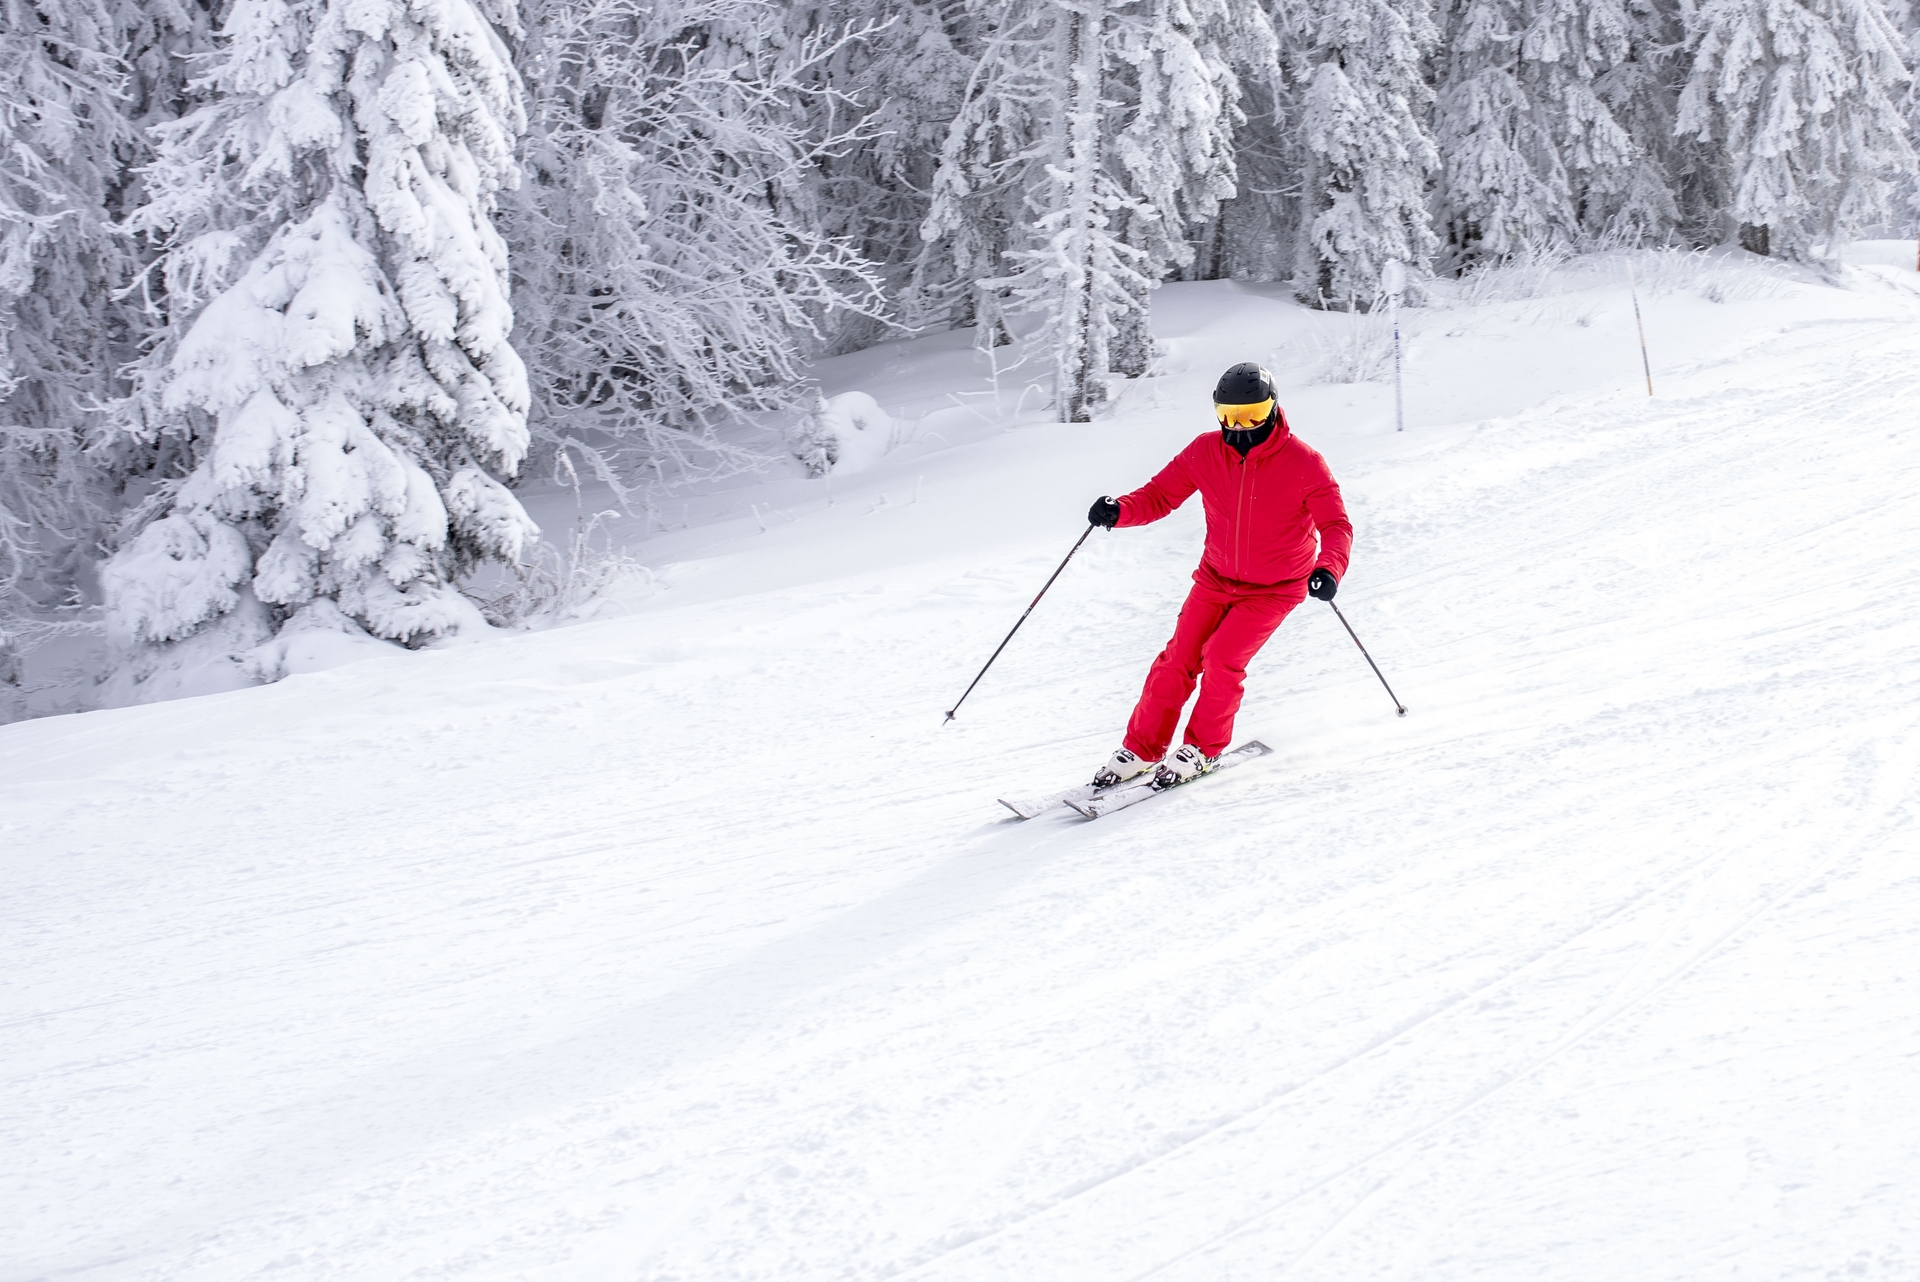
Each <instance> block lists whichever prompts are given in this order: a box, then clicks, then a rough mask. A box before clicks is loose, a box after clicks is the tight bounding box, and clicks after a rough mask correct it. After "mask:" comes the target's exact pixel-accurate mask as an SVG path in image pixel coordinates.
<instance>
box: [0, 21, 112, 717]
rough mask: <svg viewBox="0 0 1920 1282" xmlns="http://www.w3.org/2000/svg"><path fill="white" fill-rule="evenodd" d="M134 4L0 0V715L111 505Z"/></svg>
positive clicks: (58, 623) (62, 613)
mask: <svg viewBox="0 0 1920 1282" xmlns="http://www.w3.org/2000/svg"><path fill="white" fill-rule="evenodd" d="M136 20H137V15H135V14H133V13H130V12H129V11H128V7H126V6H119V5H116V4H114V3H112V2H111V0H63V2H62V3H58V4H46V3H33V2H31V0H0V720H6V719H8V717H9V716H10V715H13V714H14V713H16V712H18V710H19V681H20V675H21V673H20V667H19V662H20V660H21V659H22V658H23V656H24V653H25V652H26V651H27V650H28V649H29V648H31V647H32V646H33V645H34V644H36V643H37V642H38V641H40V640H43V639H46V638H47V637H49V636H50V635H52V634H53V633H55V632H57V631H60V630H65V629H69V628H73V627H75V626H78V625H77V621H76V620H75V619H74V618H73V617H72V607H74V606H75V605H77V604H79V603H80V602H81V600H82V593H83V586H84V584H85V581H86V579H87V577H88V563H89V562H90V561H91V559H92V555H93V547H94V546H95V545H96V544H97V542H98V541H99V540H100V538H101V537H102V536H103V535H104V533H105V530H106V526H107V523H108V521H109V520H110V515H111V512H110V505H111V502H112V491H113V488H114V485H115V481H116V478H115V477H114V476H113V474H112V462H113V458H112V455H113V451H112V449H111V448H110V444H109V438H110V435H111V433H110V430H109V425H108V419H107V416H106V415H105V413H103V411H104V410H105V408H106V406H107V405H108V404H109V403H110V402H111V401H112V400H113V399H114V398H115V397H116V396H117V395H118V394H119V393H120V391H121V386H120V384H119V382H118V380H117V379H116V377H115V374H116V371H117V369H118V368H119V366H121V365H122V364H123V363H124V362H125V361H126V360H127V359H129V358H130V357H131V355H132V350H131V342H132V340H133V338H134V337H135V334H134V331H133V329H132V327H131V325H130V321H131V319H132V312H133V309H132V308H131V307H129V306H128V305H127V304H126V303H124V302H123V301H122V300H121V299H119V298H118V297H117V291H119V290H121V289H123V288H124V287H125V286H126V285H127V284H128V283H130V282H131V280H132V279H133V275H134V271H135V269H136V266H137V264H136V260H135V255H134V253H133V250H132V246H131V245H130V243H129V242H128V241H127V240H126V238H124V237H122V236H119V235H118V234H116V232H115V229H114V226H113V222H114V219H115V218H116V217H117V216H118V214H119V213H120V212H121V211H120V209H119V203H120V195H121V192H122V191H123V190H124V188H125V186H126V184H127V181H128V170H129V169H130V167H131V166H133V165H134V164H137V163H138V162H139V161H140V160H141V159H142V158H143V156H142V152H141V142H142V139H141V138H140V136H139V134H138V132H137V130H136V129H135V127H134V124H133V121H132V120H131V119H130V113H131V109H132V105H133V100H134V93H133V85H132V84H131V79H130V77H129V75H128V70H127V63H126V55H127V53H128V52H129V48H128V38H129V35H130V32H129V30H128V28H129V25H130V24H131V23H132V22H134V21H136Z"/></svg>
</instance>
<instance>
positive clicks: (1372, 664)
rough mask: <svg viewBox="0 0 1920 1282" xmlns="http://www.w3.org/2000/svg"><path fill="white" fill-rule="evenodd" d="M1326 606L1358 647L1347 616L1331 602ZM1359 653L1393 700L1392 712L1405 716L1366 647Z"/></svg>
mask: <svg viewBox="0 0 1920 1282" xmlns="http://www.w3.org/2000/svg"><path fill="white" fill-rule="evenodd" d="M1327 604H1328V605H1329V606H1332V607H1333V613H1334V616H1335V617H1336V618H1338V619H1339V620H1340V626H1341V627H1343V628H1345V629H1346V630H1347V635H1348V636H1350V637H1352V638H1353V643H1354V644H1355V645H1360V635H1359V634H1358V633H1357V632H1355V631H1354V630H1353V625H1352V624H1351V623H1348V622H1347V616H1346V615H1344V614H1341V613H1340V607H1339V606H1337V605H1334V604H1333V602H1331V601H1329V602H1327ZM1360 653H1361V655H1362V656H1363V657H1364V658H1365V659H1366V661H1367V666H1368V667H1369V668H1372V669H1373V675H1374V676H1376V677H1379V678H1380V685H1381V688H1383V689H1384V690H1385V691H1386V692H1387V698H1389V699H1391V700H1393V706H1394V710H1395V711H1396V712H1398V713H1399V714H1400V715H1401V716H1403V717H1404V716H1406V715H1407V705H1406V704H1404V703H1402V702H1400V696H1399V695H1397V694H1395V693H1394V692H1393V687H1392V686H1390V685H1388V684H1387V679H1386V677H1385V676H1384V675H1382V674H1381V672H1380V665H1379V664H1377V663H1375V662H1374V661H1373V656H1372V655H1370V654H1368V653H1367V647H1365V646H1363V645H1360Z"/></svg>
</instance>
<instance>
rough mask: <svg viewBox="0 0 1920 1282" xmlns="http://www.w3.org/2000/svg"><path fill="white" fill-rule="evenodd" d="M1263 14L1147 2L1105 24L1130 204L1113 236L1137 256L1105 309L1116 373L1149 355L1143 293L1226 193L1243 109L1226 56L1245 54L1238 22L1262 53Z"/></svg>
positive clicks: (1196, 2) (1137, 369)
mask: <svg viewBox="0 0 1920 1282" xmlns="http://www.w3.org/2000/svg"><path fill="white" fill-rule="evenodd" d="M1236 7H1237V8H1238V9H1239V10H1240V11H1241V13H1240V15H1238V16H1239V17H1240V19H1241V20H1240V21H1236V14H1235V12H1234V10H1235V8H1236ZM1249 17H1251V18H1253V21H1252V22H1247V21H1246V19H1247V18H1249ZM1264 17H1265V15H1264V14H1262V13H1260V11H1259V10H1258V8H1257V7H1256V6H1253V5H1249V4H1245V3H1239V4H1237V5H1236V4H1235V3H1231V2H1230V0H1147V3H1146V4H1145V5H1144V7H1143V12H1140V13H1138V14H1131V13H1129V14H1127V15H1125V18H1124V20H1122V21H1120V22H1118V23H1116V24H1115V26H1116V29H1115V34H1114V40H1113V45H1114V62H1115V66H1114V68H1113V71H1114V75H1113V76H1112V77H1111V79H1112V80H1113V81H1114V82H1115V88H1116V90H1117V91H1118V92H1117V93H1116V95H1115V96H1116V97H1118V98H1119V99H1120V101H1121V104H1122V110H1123V112H1124V113H1125V114H1126V115H1127V117H1128V119H1127V123H1126V126H1125V128H1123V129H1122V130H1120V132H1119V133H1118V135H1117V136H1116V137H1115V139H1114V160H1115V162H1116V164H1117V166H1118V171H1119V178H1120V182H1121V184H1122V190H1123V191H1124V193H1125V194H1126V196H1127V198H1128V200H1129V202H1130V207H1129V209H1128V210H1127V213H1126V216H1125V221H1124V224H1123V226H1122V232H1121V235H1122V238H1123V239H1124V240H1125V242H1126V243H1127V244H1128V245H1129V246H1131V247H1132V248H1133V249H1135V250H1137V251H1139V252H1140V254H1141V256H1142V259H1141V266H1140V267H1139V269H1138V270H1137V271H1136V272H1134V273H1133V274H1132V275H1131V277H1130V279H1131V280H1132V281H1134V282H1135V288H1136V290H1137V293H1136V294H1135V295H1134V296H1133V297H1132V299H1131V300H1130V305H1129V306H1127V307H1125V308H1123V309H1121V310H1120V312H1119V313H1118V314H1117V315H1116V317H1115V325H1116V333H1115V335H1114V340H1113V347H1112V353H1111V358H1112V366H1113V369H1114V371H1115V372H1116V373H1120V374H1124V375H1126V376H1127V377H1129V378H1138V377H1139V376H1140V375H1142V374H1144V373H1145V372H1146V370H1147V367H1148V365H1149V363H1150V362H1151V360H1152V355H1153V343H1152V337H1151V330H1150V328H1149V324H1148V322H1149V319H1150V315H1151V298H1152V296H1151V293H1150V292H1149V291H1150V290H1151V288H1152V287H1153V286H1154V285H1157V284H1158V283H1159V282H1160V281H1162V280H1164V279H1166V277H1167V276H1168V274H1169V273H1172V272H1176V271H1179V270H1181V269H1184V268H1186V267H1187V266H1189V265H1190V264H1192V262H1193V261H1194V259H1195V257H1196V256H1197V255H1196V248H1195V245H1194V243H1193V240H1194V238H1195V237H1196V236H1197V235H1199V234H1201V232H1202V230H1203V229H1207V228H1211V227H1212V225H1213V224H1214V222H1215V221H1216V220H1217V219H1218V217H1219V213H1220V206H1221V204H1222V202H1224V201H1227V200H1230V199H1232V198H1233V196H1234V194H1235V190H1236V188H1235V176H1236V171H1235V168H1234V153H1233V135H1234V130H1235V128H1236V127H1237V126H1238V125H1239V124H1241V123H1242V121H1243V119H1244V117H1243V116H1242V115H1241V112H1240V82H1239V77H1238V75H1237V74H1236V70H1235V66H1234V55H1235V52H1236V49H1237V51H1238V53H1239V54H1240V56H1242V57H1244V56H1246V55H1247V53H1248V52H1250V51H1249V50H1247V49H1246V48H1245V43H1246V39H1247V36H1246V33H1244V32H1242V31H1241V30H1240V28H1241V26H1243V25H1246V26H1251V27H1253V29H1254V32H1255V33H1256V34H1255V36H1254V38H1255V40H1257V39H1258V34H1257V33H1261V32H1263V31H1264V34H1265V35H1266V37H1267V41H1266V43H1267V46H1268V47H1267V51H1266V52H1267V55H1268V56H1269V57H1270V56H1271V54H1272V35H1271V30H1270V29H1267V28H1266V27H1265V22H1264ZM1256 56H1257V55H1256Z"/></svg>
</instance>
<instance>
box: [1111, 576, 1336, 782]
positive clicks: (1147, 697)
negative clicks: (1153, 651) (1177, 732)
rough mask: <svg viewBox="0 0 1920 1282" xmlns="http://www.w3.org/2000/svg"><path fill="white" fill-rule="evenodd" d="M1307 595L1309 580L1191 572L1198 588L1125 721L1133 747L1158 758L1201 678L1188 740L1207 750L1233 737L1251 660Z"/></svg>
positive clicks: (1222, 747) (1215, 750)
mask: <svg viewBox="0 0 1920 1282" xmlns="http://www.w3.org/2000/svg"><path fill="white" fill-rule="evenodd" d="M1306 599H1307V581H1306V580H1305V579H1294V580H1291V581H1289V582H1286V583H1275V584H1272V585H1266V584H1253V583H1238V582H1235V581H1234V580H1232V579H1225V578H1221V577H1220V576H1219V575H1217V574H1215V573H1214V572H1213V571H1212V570H1211V569H1209V568H1208V567H1207V566H1205V565H1202V566H1201V567H1200V568H1199V569H1197V570H1195V571H1194V572H1193V591H1191V592H1189V593H1187V603H1186V604H1185V605H1183V606H1181V607H1180V622H1179V623H1177V624H1176V625H1174V629H1173V639H1172V640H1171V641H1169V642H1167V648H1166V649H1164V650H1162V651H1161V652H1160V657H1159V658H1157V659H1155V660H1154V661H1153V667H1152V668H1151V669H1149V670H1148V672H1147V684H1146V688H1145V689H1143V690H1141V691H1140V702H1139V703H1137V704H1135V705H1134V709H1133V717H1132V719H1131V720H1129V721H1128V722H1127V737H1126V740H1125V743H1126V746H1127V751H1129V752H1131V753H1133V754H1134V755H1136V756H1138V757H1140V758H1141V759H1142V760H1143V761H1158V760H1159V759H1160V758H1161V757H1163V756H1165V755H1166V751H1167V745H1168V744H1170V743H1172V742H1173V729H1174V727H1175V726H1177V725H1179V724H1180V710H1181V709H1182V708H1184V707H1185V706H1186V704H1187V699H1188V697H1189V696H1191V695H1192V694H1193V687H1194V685H1195V684H1196V683H1197V684H1198V685H1199V687H1200V697H1199V698H1198V699H1196V700H1194V704H1193V715H1192V716H1190V717H1188V718H1187V732H1186V735H1185V739H1184V741H1185V742H1187V743H1190V744H1192V745H1193V746H1194V747H1196V748H1198V749H1200V751H1202V752H1204V753H1206V754H1207V755H1208V756H1209V757H1215V756H1218V755H1220V753H1222V752H1224V751H1226V748H1227V745H1228V744H1229V743H1230V742H1232V739H1233V718H1234V714H1235V713H1237V712H1239V711H1240V699H1241V696H1242V695H1243V694H1244V693H1245V692H1246V685H1247V661H1248V660H1250V659H1252V658H1253V656H1254V655H1255V654H1257V653H1259V650H1260V647H1261V646H1263V645H1265V644H1266V643H1267V638H1268V637H1270V636H1272V635H1273V632H1274V629H1275V628H1277V627H1279V626H1280V620H1282V619H1284V618H1286V617H1287V615H1288V614H1289V613H1290V612H1291V611H1292V610H1293V607H1294V606H1296V605H1299V604H1300V603H1301V602H1302V601H1304V600H1306Z"/></svg>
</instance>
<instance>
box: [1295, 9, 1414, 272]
mask: <svg viewBox="0 0 1920 1282" xmlns="http://www.w3.org/2000/svg"><path fill="white" fill-rule="evenodd" d="M1308 30H1309V32H1310V33H1311V41H1310V48H1311V49H1312V70H1311V71H1310V72H1308V73H1307V88H1306V92H1305V94H1304V96H1303V101H1302V103H1301V111H1302V120H1301V135H1302V140H1303V143H1304V147H1303V150H1304V152H1305V157H1304V159H1305V168H1304V173H1303V174H1302V200H1303V203H1304V206H1305V208H1304V209H1303V210H1302V217H1301V219H1300V229H1301V238H1300V242H1299V268H1298V271H1297V273H1296V275H1295V277H1294V293H1295V295H1296V296H1297V297H1299V298H1300V299H1301V300H1302V301H1303V302H1309V303H1312V304H1314V305H1315V306H1319V307H1334V308H1342V309H1345V308H1354V307H1360V308H1365V307H1369V306H1371V305H1372V303H1373V300H1374V298H1375V297H1376V296H1377V295H1378V293H1379V286H1380V273H1381V271H1382V270H1383V269H1384V268H1385V266H1386V264H1387V263H1389V262H1393V261H1398V262H1401V263H1404V264H1406V265H1407V266H1409V267H1413V268H1424V267H1425V266H1426V264H1427V261H1428V259H1429V258H1430V256H1431V255H1432V253H1433V249H1434V244H1435V241H1434V236H1433V232H1432V230H1431V228H1430V227H1429V225H1428V217H1429V215H1428V212H1427V202H1426V180H1427V175H1428V174H1429V173H1430V172H1432V170H1433V169H1434V167H1435V166H1436V165H1437V164H1438V163H1439V158H1438V156H1437V155H1436V154H1435V152H1434V145H1433V140H1432V139H1431V138H1429V137H1428V135H1427V130H1426V126H1425V124H1424V120H1423V118H1424V116H1425V109H1426V106H1427V104H1428V102H1429V101H1430V100H1431V95H1430V93H1429V91H1428V89H1427V86H1426V82H1425V81H1424V79H1423V78H1422V72H1421V65H1422V59H1423V58H1424V57H1425V55H1426V53H1427V51H1428V50H1430V49H1431V48H1432V46H1433V41H1434V27H1433V21H1432V16H1431V12H1430V10H1429V8H1428V5H1427V2H1426V0H1331V3H1329V4H1328V5H1326V7H1324V8H1322V9H1320V10H1319V11H1318V13H1317V14H1316V15H1315V17H1314V18H1313V20H1312V22H1311V25H1310V27H1309V28H1308Z"/></svg>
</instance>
